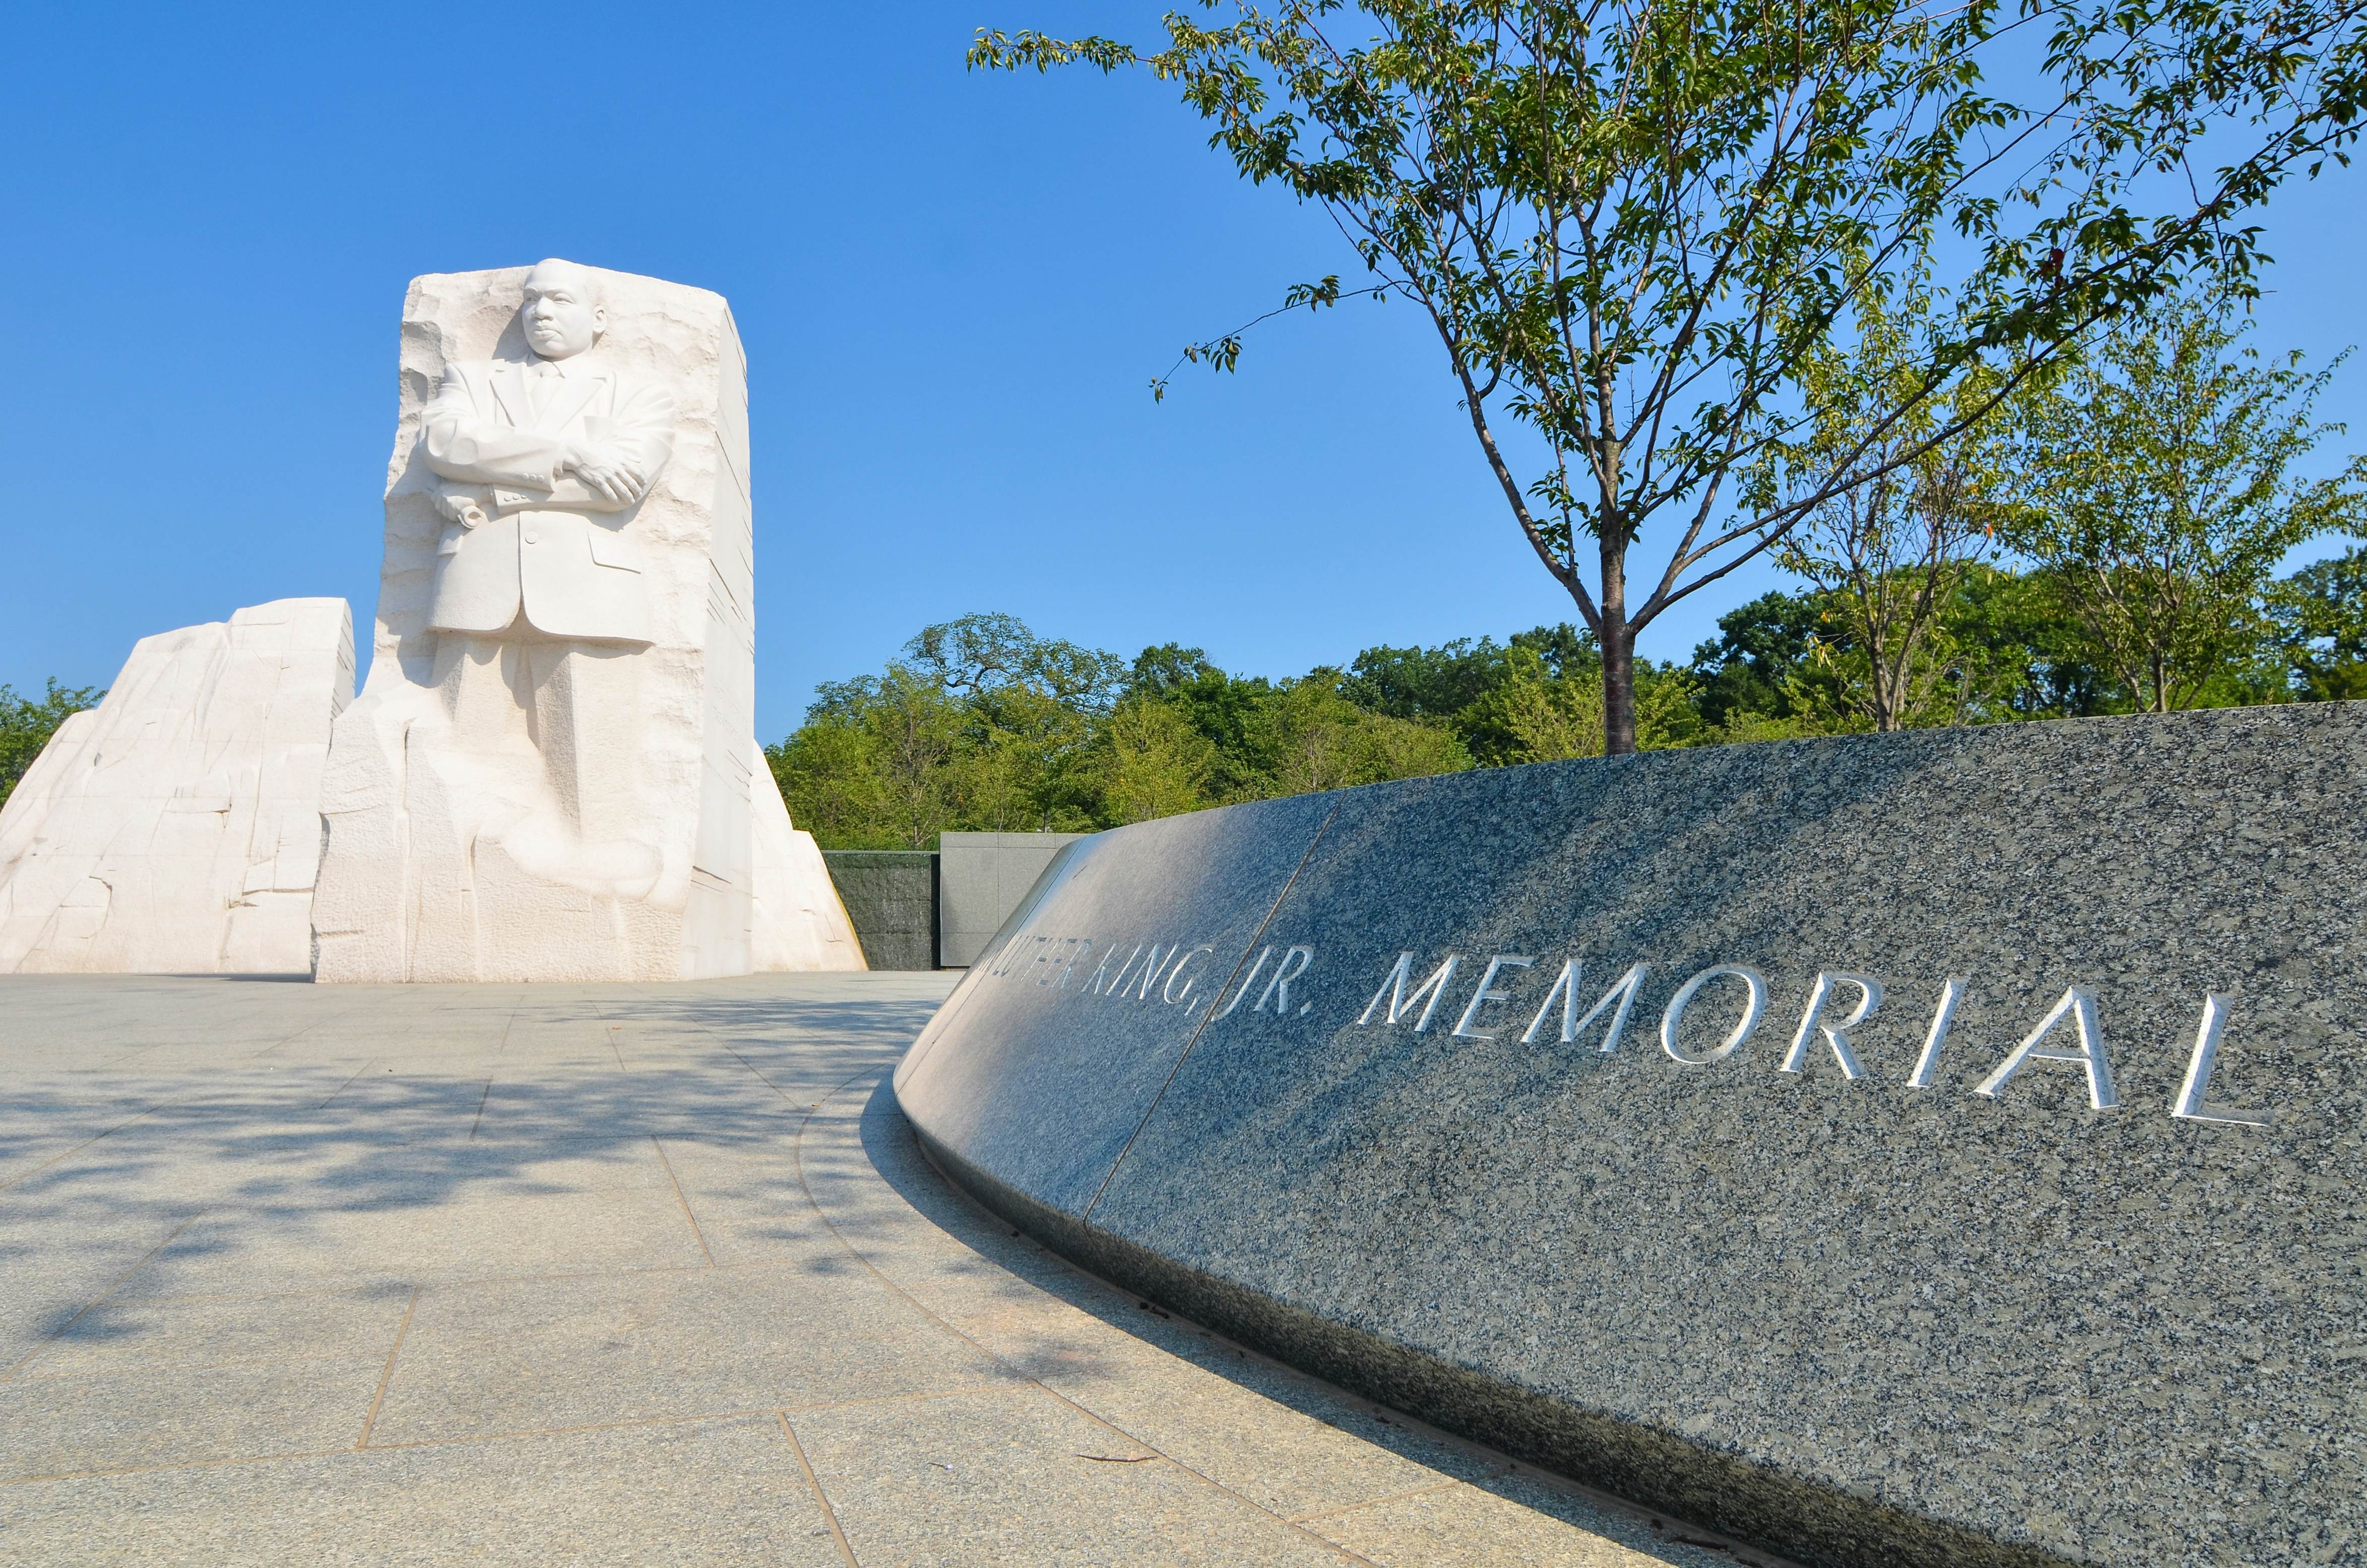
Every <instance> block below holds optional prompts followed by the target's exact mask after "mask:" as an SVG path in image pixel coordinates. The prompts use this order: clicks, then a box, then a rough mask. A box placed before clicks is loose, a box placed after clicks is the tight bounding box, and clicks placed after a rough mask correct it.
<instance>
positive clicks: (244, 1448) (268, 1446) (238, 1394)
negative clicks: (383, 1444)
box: [0, 1350, 386, 1479]
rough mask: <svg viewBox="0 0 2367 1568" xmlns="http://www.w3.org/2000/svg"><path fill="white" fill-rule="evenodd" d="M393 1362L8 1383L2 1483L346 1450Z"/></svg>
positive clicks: (0, 1442)
mask: <svg viewBox="0 0 2367 1568" xmlns="http://www.w3.org/2000/svg"><path fill="white" fill-rule="evenodd" d="M385 1366H386V1358H385V1354H384V1352H383V1350H381V1351H379V1353H378V1354H375V1355H371V1356H368V1357H347V1358H343V1359H329V1360H319V1361H305V1360H291V1361H286V1362H281V1363H277V1364H274V1365H270V1366H243V1367H238V1366H233V1367H190V1368H177V1369H163V1368H147V1369H142V1370H141V1371H134V1372H124V1373H119V1374H114V1375H107V1376H96V1377H67V1378H22V1377H18V1378H10V1379H8V1380H7V1381H6V1382H0V1479H21V1478H24V1477H28V1476H40V1475H63V1474H71V1473H74V1472H80V1471H96V1470H126V1469H134V1468H139V1467H142V1466H147V1465H159V1464H200V1463H206V1462H209V1461H219V1460H226V1459H236V1458H241V1457H243V1456H248V1455H255V1454H281V1453H301V1452H309V1451H312V1450H324V1449H336V1448H345V1447H349V1446H351V1445H352V1444H353V1443H354V1442H355V1441H356V1440H357V1438H359V1437H360V1436H361V1431H362V1424H363V1423H364V1422H365V1421H366V1420H367V1419H368V1416H369V1407H370V1399H371V1397H372V1395H373V1394H374V1393H376V1391H377V1389H378V1382H379V1375H380V1374H381V1372H382V1371H383V1370H384V1368H385Z"/></svg>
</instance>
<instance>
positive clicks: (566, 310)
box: [525, 260, 608, 359]
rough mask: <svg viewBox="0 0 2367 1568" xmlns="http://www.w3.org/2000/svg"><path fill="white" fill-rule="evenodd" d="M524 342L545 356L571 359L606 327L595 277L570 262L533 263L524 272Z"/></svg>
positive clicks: (606, 312)
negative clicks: (532, 265) (529, 269)
mask: <svg viewBox="0 0 2367 1568" xmlns="http://www.w3.org/2000/svg"><path fill="white" fill-rule="evenodd" d="M525 315H526V341H527V345H528V346H529V347H531V348H532V349H533V350H534V351H535V353H537V354H538V355H541V356H542V357H543V358H545V359H572V358H573V357H574V356H575V355H579V354H581V353H583V351H584V350H585V349H587V348H589V347H591V346H592V345H593V344H595V343H596V342H598V341H599V337H600V334H601V333H603V332H605V331H606V330H607V326H608V308H607V307H606V305H603V304H602V303H601V302H600V284H599V280H598V279H596V278H595V277H594V276H592V273H591V269H589V268H588V267H581V266H578V265H575V264H574V263H573V262H571V261H557V260H552V261H544V262H538V263H536V264H535V268H534V270H533V271H532V272H529V273H527V275H526V310H525Z"/></svg>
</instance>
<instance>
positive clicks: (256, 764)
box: [0, 599, 354, 975]
mask: <svg viewBox="0 0 2367 1568" xmlns="http://www.w3.org/2000/svg"><path fill="white" fill-rule="evenodd" d="M353 694H354V630H353V615H352V613H351V612H350V611H349V610H348V609H347V608H346V607H345V601H344V600H342V599H280V600H275V601H274V602H272V603H271V604H259V605H256V606H255V607H254V608H252V609H246V610H241V611H239V612H238V613H237V614H236V615H232V616H231V618H230V619H229V620H228V621H210V622H208V623H206V624H205V625H204V626H185V627H183V628H181V629H180V630H178V631H170V632H160V633H158V634H157V635H156V636H154V637H142V639H141V640H140V641H139V642H138V643H137V644H136V645H134V647H133V648H132V650H131V657H130V659H129V660H126V661H125V663H124V666H123V670H122V672H121V673H120V674H119V675H117V676H116V678H115V682H114V684H113V685H111V686H110V687H108V694H107V700H106V701H105V702H103V703H101V704H100V705H98V706H97V707H96V708H94V709H92V710H90V711H89V712H86V713H79V714H75V715H74V716H73V717H71V718H69V719H67V720H66V722H65V723H64V724H63V725H62V726H61V727H60V728H59V729H58V732H57V733H56V734H55V735H53V736H52V737H51V739H50V743H49V745H48V746H47V747H46V748H44V749H43V750H42V752H41V754H40V757H39V758H38V759H37V760H36V761H34V763H33V766H32V767H31V768H30V769H28V771H27V772H26V774H25V776H24V778H23V779H21V780H20V781H18V783H17V788H16V790H15V792H14V793H13V794H11V795H9V797H8V804H7V807H6V809H5V810H0V972H6V973H14V974H229V975H239V974H301V973H303V972H304V971H305V970H307V969H310V968H311V965H312V951H311V950H312V935H311V908H312V880H313V873H314V871H315V869H316V868H317V866H318V864H319V862H320V854H321V818H320V799H321V775H322V768H323V762H324V761H325V759H326V758H327V755H328V750H329V727H330V721H331V720H332V719H333V718H334V716H336V714H337V712H338V710H339V709H341V708H343V707H345V705H346V704H347V703H348V702H349V701H351V700H352V697H353Z"/></svg>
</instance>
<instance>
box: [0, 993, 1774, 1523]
mask: <svg viewBox="0 0 2367 1568" xmlns="http://www.w3.org/2000/svg"><path fill="white" fill-rule="evenodd" d="M952 978H953V976H936V975H870V976H864V975H855V976H763V977H755V978H749V979H742V980H730V981H717V982H708V983H702V984H697V985H678V986H663V987H661V986H648V987H633V986H596V987H589V986H587V987H560V986H541V987H494V986H482V987H315V986H311V985H309V984H305V983H301V982H283V981H256V980H236V979H168V978H106V979H90V978H10V979H6V980H0V1558H5V1560H6V1561H7V1562H10V1563H12V1564H18V1565H29V1564H37V1563H43V1564H46V1563H60V1564H64V1563H73V1564H91V1563H98V1562H142V1563H198V1562H203V1563H208V1564H217V1563H246V1562H270V1563H275V1564H287V1563H303V1564H310V1563H337V1562H355V1563H373V1564H375V1563H413V1562H416V1563H462V1562H465V1563H470V1564H510V1563H517V1564H527V1563H532V1564H546V1565H547V1564H561V1563H586V1564H590V1563H597V1564H602V1565H604V1568H622V1565H628V1564H640V1563H661V1562H663V1563H724V1564H729V1563H787V1564H816V1565H825V1568H826V1565H830V1564H842V1563H862V1564H866V1565H886V1564H901V1563H946V1564H973V1563H1028V1564H1035V1563H1074V1564H1102V1563H1107V1564H1128V1565H1131V1564H1157V1563H1186V1562H1191V1563H1240V1564H1258V1565H1267V1564H1275V1565H1279V1564H1293V1563H1302V1562H1304V1563H1323V1562H1372V1563H1379V1564H1388V1565H1399V1564H1406V1565H1410V1564H1420V1563H1440V1564H1445V1563H1455V1564H1465V1563H1467V1564H1546V1563H1556V1564H1587V1565H1595V1564H1602V1565H1606V1568H1608V1565H1612V1564H1635V1565H1641V1564H1646V1563H1679V1564H1691V1565H1707V1564H1732V1563H1735V1562H1766V1561H1768V1560H1767V1559H1765V1558H1763V1557H1762V1556H1761V1555H1760V1554H1758V1553H1755V1552H1750V1551H1740V1550H1737V1549H1734V1548H1731V1547H1729V1546H1727V1545H1726V1544H1724V1543H1722V1542H1719V1541H1717V1540H1714V1539H1712V1538H1710V1537H1708V1536H1706V1535H1705V1534H1704V1533H1703V1532H1700V1531H1697V1530H1691V1529H1686V1528H1684V1527H1682V1526H1680V1525H1678V1524H1677V1523H1676V1522H1674V1521H1667V1520H1657V1519H1654V1518H1652V1517H1648V1516H1646V1515H1641V1514H1637V1513H1632V1512H1630V1511H1627V1510H1625V1509H1624V1508H1622V1507H1619V1506H1615V1505H1612V1504H1608V1503H1606V1502H1605V1501H1603V1499H1600V1498H1596V1497H1593V1496H1591V1495H1588V1494H1584V1493H1581V1492H1579V1491H1577V1490H1575V1489H1573V1488H1570V1487H1568V1486H1565V1485H1562V1484H1559V1483H1555V1482H1552V1481H1549V1480H1548V1479H1546V1478H1545V1477H1543V1476H1541V1475H1539V1474H1537V1473H1535V1472H1532V1471H1528V1470H1526V1469H1523V1468H1521V1467H1518V1466H1515V1465H1512V1464H1511V1463H1510V1462H1508V1461H1504V1460H1503V1459H1501V1457H1499V1456H1495V1455H1491V1454H1488V1453H1485V1452H1482V1451H1480V1450H1474V1449H1472V1448H1469V1447H1467V1446H1465V1445H1462V1444H1459V1443H1455V1442H1454V1441H1451V1440H1449V1439H1445V1438H1441V1437H1439V1436H1438V1435H1436V1434H1434V1433H1431V1432H1429V1431H1427V1430H1426V1429H1424V1428H1422V1427H1420V1426H1418V1425H1416V1424H1413V1423H1410V1422H1409V1421H1407V1420H1406V1419H1405V1418H1404V1417H1401V1416H1395V1415H1393V1414H1391V1413H1388V1412H1386V1411H1382V1410H1378V1409H1376V1408H1375V1407H1373V1406H1372V1405H1370V1404H1366V1403H1364V1402H1362V1401H1359V1400H1356V1399H1353V1398H1351V1397H1349V1396H1347V1395H1345V1394H1342V1393H1338V1392H1337V1391H1334V1390H1331V1389H1329V1388H1326V1387H1325V1386H1323V1385H1321V1384H1319V1383H1316V1382H1310V1381H1308V1380H1307V1379H1305V1378H1301V1377H1298V1376H1297V1375H1296V1374H1294V1373H1291V1372H1288V1371H1284V1370H1282V1369H1280V1368H1278V1367H1276V1366H1274V1365H1273V1364H1272V1363H1270V1362H1267V1361H1264V1360H1262V1359H1258V1358H1255V1357H1253V1356H1251V1355H1248V1354H1246V1353H1245V1352H1243V1351H1241V1350H1240V1349H1238V1348H1234V1347H1232V1346H1229V1345H1228V1344H1226V1343H1224V1342H1223V1341H1221V1340H1219V1339H1217V1338H1215V1337H1212V1336H1209V1335H1207V1334H1205V1333H1203V1332H1201V1331H1200V1330H1198V1329H1196V1328H1194V1327H1193V1326H1191V1325H1187V1324H1184V1323H1182V1322H1179V1321H1176V1320H1174V1319H1172V1318H1171V1317H1169V1316H1167V1315H1166V1314H1161V1313H1160V1312H1158V1311H1157V1310H1155V1309H1154V1308H1151V1307H1150V1306H1147V1305H1145V1304H1143V1303H1138V1301H1137V1300H1136V1299H1135V1298H1134V1297H1132V1296H1129V1295H1125V1294H1122V1293H1119V1292H1116V1291H1113V1290H1112V1289H1110V1288H1108V1287H1106V1286H1104V1285H1103V1284H1101V1283H1099V1282H1098V1281H1096V1280H1092V1279H1090V1278H1088V1277H1086V1276H1084V1275H1082V1274H1081V1273H1079V1272H1077V1271H1075V1270H1073V1269H1070V1268H1069V1267H1068V1266H1067V1265H1065V1264H1063V1263H1062V1262H1060V1261H1059V1260H1058V1259H1056V1258H1053V1257H1051V1256H1050V1255H1048V1253H1046V1252H1044V1251H1043V1250H1041V1249H1040V1248H1038V1247H1036V1246H1034V1245H1033V1244H1032V1243H1030V1242H1028V1241H1026V1240H1025V1239H1022V1238H1020V1237H1018V1236H1015V1235H1014V1234H1013V1233H1012V1232H1011V1231H1010V1230H1009V1229H1008V1227H1006V1226H1003V1225H1002V1224H999V1223H997V1222H996V1221H994V1220H993V1219H992V1218H991V1216H989V1215H987V1214H985V1213H983V1212H982V1211H980V1210H979V1209H977V1208H976V1207H975V1206H973V1205H972V1204H970V1203H969V1202H968V1200H967V1199H965V1198H963V1197H962V1196H961V1195H959V1194H957V1192H955V1191H954V1190H952V1189H950V1188H948V1187H947V1186H946V1184H945V1183H944V1182H943V1181H942V1180H941V1179H939V1178H938V1177H937V1175H936V1174H935V1172H934V1170H933V1169H932V1168H930V1167H929V1166H928V1165H927V1164H926V1163H925V1161H924V1160H923V1158H922V1156H921V1155H920V1153H919V1151H918V1149H917V1147H916V1146H915V1145H914V1144H913V1142H912V1137H911V1134H910V1133H909V1131H908V1129H907V1128H906V1127H905V1125H904V1123H903V1121H902V1119H901V1117H900V1114H899V1112H898V1111H897V1110H896V1108H895V1105H894V1102H893V1100H892V1099H891V1098H890V1097H889V1093H888V1090H887V1089H886V1086H885V1080H886V1075H887V1073H888V1070H889V1067H890V1066H892V1065H893V1064H894V1062H895V1060H896V1058H897V1057H898V1055H900V1052H901V1051H902V1050H903V1048H904V1046H905V1044H906V1043H908V1042H909V1041H910V1040H911V1039H912V1036H913V1034H914V1033H915V1032H917V1031H918V1030H919V1028H920V1027H921V1025H922V1023H923V1021H925V1020H926V1019H927V1017H928V1016H929V1014H930V1012H931V1010H933V1009H934V1006H935V1005H936V1003H937V1001H938V1000H939V999H940V998H942V997H943V995H944V994H945V991H946V988H947V987H948V985H949V984H950V982H951V980H952Z"/></svg>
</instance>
